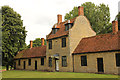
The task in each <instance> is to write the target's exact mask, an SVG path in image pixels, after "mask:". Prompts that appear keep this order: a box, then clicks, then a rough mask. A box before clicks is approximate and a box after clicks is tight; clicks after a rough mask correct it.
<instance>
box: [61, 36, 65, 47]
mask: <svg viewBox="0 0 120 80" xmlns="http://www.w3.org/2000/svg"><path fill="white" fill-rule="evenodd" d="M62 47H66V38H62Z"/></svg>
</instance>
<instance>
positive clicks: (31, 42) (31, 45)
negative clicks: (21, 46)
mask: <svg viewBox="0 0 120 80" xmlns="http://www.w3.org/2000/svg"><path fill="white" fill-rule="evenodd" d="M32 47H33V41H32V40H31V41H30V48H32Z"/></svg>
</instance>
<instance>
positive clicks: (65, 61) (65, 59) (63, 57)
mask: <svg viewBox="0 0 120 80" xmlns="http://www.w3.org/2000/svg"><path fill="white" fill-rule="evenodd" d="M62 67H67V57H66V56H62Z"/></svg>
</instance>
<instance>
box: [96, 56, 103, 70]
mask: <svg viewBox="0 0 120 80" xmlns="http://www.w3.org/2000/svg"><path fill="white" fill-rule="evenodd" d="M97 67H98V72H104V68H103V58H97Z"/></svg>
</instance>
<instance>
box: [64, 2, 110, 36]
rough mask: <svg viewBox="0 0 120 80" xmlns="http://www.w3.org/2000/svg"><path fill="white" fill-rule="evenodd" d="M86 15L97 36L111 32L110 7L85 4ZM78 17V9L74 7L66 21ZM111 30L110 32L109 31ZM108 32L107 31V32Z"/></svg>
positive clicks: (67, 14) (90, 3)
mask: <svg viewBox="0 0 120 80" xmlns="http://www.w3.org/2000/svg"><path fill="white" fill-rule="evenodd" d="M81 6H83V7H84V15H85V16H86V17H87V18H88V20H89V21H90V24H91V26H92V29H93V30H94V31H95V32H96V33H97V34H104V33H109V32H111V25H110V23H109V21H110V11H109V7H108V5H107V6H106V5H105V4H100V5H95V4H94V3H92V2H86V3H83V4H82V5H81ZM77 16H78V7H74V8H73V10H72V11H70V12H69V13H66V15H65V20H69V19H73V18H75V17H77ZM108 28H109V30H107V29H108ZM105 30H106V31H105Z"/></svg>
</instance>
